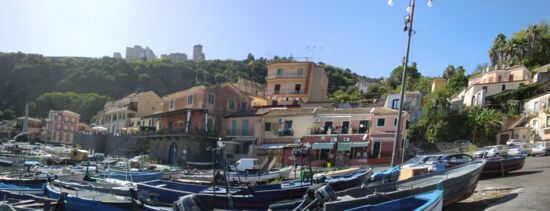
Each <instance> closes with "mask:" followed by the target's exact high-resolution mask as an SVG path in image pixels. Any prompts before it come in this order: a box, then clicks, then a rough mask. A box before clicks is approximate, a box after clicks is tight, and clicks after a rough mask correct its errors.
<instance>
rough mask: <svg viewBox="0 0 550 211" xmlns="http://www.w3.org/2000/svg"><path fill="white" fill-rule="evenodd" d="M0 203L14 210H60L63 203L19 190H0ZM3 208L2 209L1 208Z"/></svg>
mask: <svg viewBox="0 0 550 211" xmlns="http://www.w3.org/2000/svg"><path fill="white" fill-rule="evenodd" d="M0 198H2V200H3V201H2V202H0V204H1V205H4V206H9V207H11V208H13V209H14V210H39V209H42V210H50V209H52V208H53V209H54V210H62V209H63V206H64V205H63V204H58V203H57V200H55V199H50V198H45V197H39V196H35V195H30V194H25V193H21V192H19V191H8V190H0ZM3 210H4V209H3Z"/></svg>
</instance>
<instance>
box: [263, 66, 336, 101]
mask: <svg viewBox="0 0 550 211" xmlns="http://www.w3.org/2000/svg"><path fill="white" fill-rule="evenodd" d="M266 81H267V85H266V93H265V95H266V97H267V99H268V102H269V104H271V105H299V104H303V103H312V102H313V103H314V102H324V101H326V97H327V87H328V77H327V74H326V73H325V70H324V69H323V68H322V67H319V66H317V65H316V64H315V63H313V62H295V61H291V62H274V63H271V64H268V65H267V76H266Z"/></svg>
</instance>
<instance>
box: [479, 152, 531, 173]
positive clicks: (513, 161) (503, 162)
mask: <svg viewBox="0 0 550 211" xmlns="http://www.w3.org/2000/svg"><path fill="white" fill-rule="evenodd" d="M525 157H526V156H525V155H518V156H513V157H496V158H485V161H486V163H485V167H483V171H482V172H481V176H482V177H489V176H501V175H505V174H507V173H508V172H512V171H517V170H520V169H522V168H523V165H524V163H525Z"/></svg>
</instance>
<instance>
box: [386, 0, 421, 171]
mask: <svg viewBox="0 0 550 211" xmlns="http://www.w3.org/2000/svg"><path fill="white" fill-rule="evenodd" d="M414 1H415V0H411V1H410V5H409V6H410V7H411V14H410V16H409V20H408V21H409V23H408V24H409V27H408V32H407V33H408V40H407V52H406V53H405V61H404V62H403V74H402V76H401V96H400V97H399V113H397V129H396V131H395V140H394V142H393V153H392V157H391V166H392V167H393V166H395V165H396V162H397V155H398V153H397V148H398V147H399V141H400V140H401V139H402V137H401V122H402V119H401V118H402V116H403V115H402V113H403V101H404V98H405V81H406V80H405V79H406V76H407V66H408V65H409V50H410V48H411V36H412V30H413V29H412V26H413V18H414Z"/></svg>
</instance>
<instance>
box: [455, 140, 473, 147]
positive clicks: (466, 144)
mask: <svg viewBox="0 0 550 211" xmlns="http://www.w3.org/2000/svg"><path fill="white" fill-rule="evenodd" d="M454 143H455V144H462V145H464V146H470V145H471V144H472V143H471V142H470V140H458V141H455V142H454Z"/></svg>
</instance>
